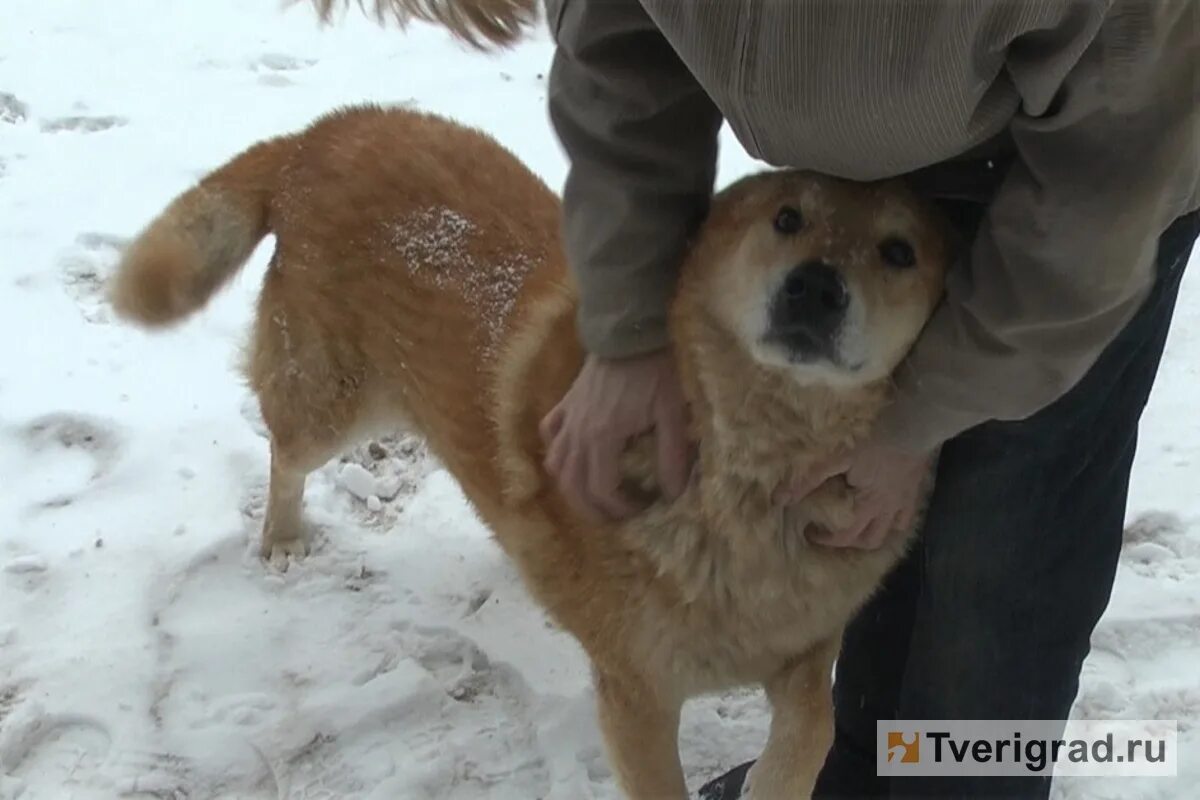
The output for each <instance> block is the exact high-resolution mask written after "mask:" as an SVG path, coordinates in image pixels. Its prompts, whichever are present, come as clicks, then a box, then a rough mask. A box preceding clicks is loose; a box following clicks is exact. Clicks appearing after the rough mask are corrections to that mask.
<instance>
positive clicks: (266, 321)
mask: <svg viewBox="0 0 1200 800" xmlns="http://www.w3.org/2000/svg"><path fill="white" fill-rule="evenodd" d="M280 281H281V279H280V277H279V275H278V274H277V273H275V271H274V267H273V268H272V270H271V271H269V272H268V275H267V280H266V282H265V283H264V287H263V292H262V295H261V296H260V299H259V312H258V317H257V320H256V326H255V330H254V335H253V339H252V341H251V343H250V348H249V350H248V353H247V356H248V358H247V363H246V372H247V375H248V377H249V379H250V384H251V386H252V387H253V388H254V391H255V392H256V393H257V394H258V400H259V405H260V407H261V409H262V416H263V421H264V422H265V423H266V425H267V429H268V430H269V431H270V433H271V485H270V490H269V494H268V498H267V511H266V518H265V519H264V521H263V535H262V549H261V554H262V556H263V558H266V559H269V560H270V561H271V562H272V563H275V564H277V565H279V566H286V563H287V559H288V558H293V557H300V556H303V555H304V554H305V553H306V552H307V536H306V535H305V530H304V525H303V520H302V515H301V509H302V506H303V496H304V482H305V478H306V477H307V476H308V474H309V473H310V472H312V471H313V470H315V469H317V468H318V467H320V466H321V465H322V464H324V463H325V462H327V461H328V460H329V459H331V458H333V457H334V456H335V455H337V454H338V452H339V451H340V450H341V449H342V448H343V447H344V446H345V445H346V444H347V443H348V442H349V441H350V440H351V438H352V437H353V436H354V434H355V433H356V431H359V430H360V423H361V419H362V416H363V408H364V406H365V405H366V395H367V393H368V391H369V390H370V388H371V387H370V385H369V384H370V382H369V381H368V380H367V378H366V375H367V372H368V370H367V367H366V365H365V363H364V360H363V358H362V356H361V355H360V354H359V352H358V351H357V349H356V348H355V347H353V346H352V344H351V343H347V342H346V341H344V340H343V339H342V338H339V336H338V335H337V333H338V331H339V330H340V329H339V327H338V326H336V325H329V326H319V325H318V324H317V321H316V320H315V319H313V318H312V317H307V316H304V315H302V314H301V313H300V312H298V311H296V310H294V309H295V308H296V305H297V304H295V301H294V300H293V305H290V306H289V304H288V303H287V302H286V299H287V298H286V295H285V293H284V287H281V283H280ZM301 310H303V309H301Z"/></svg>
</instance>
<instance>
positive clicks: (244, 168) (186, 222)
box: [109, 137, 292, 327]
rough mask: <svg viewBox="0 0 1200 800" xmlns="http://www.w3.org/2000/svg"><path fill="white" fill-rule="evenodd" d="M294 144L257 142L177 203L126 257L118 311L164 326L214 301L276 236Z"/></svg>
mask: <svg viewBox="0 0 1200 800" xmlns="http://www.w3.org/2000/svg"><path fill="white" fill-rule="evenodd" d="M291 141H292V140H291V137H282V138H278V139H271V140H269V141H266V142H262V143H260V144H257V145H255V146H254V147H251V148H250V149H249V150H246V151H245V152H243V153H242V154H241V155H239V156H237V157H235V158H234V159H233V160H232V161H230V162H228V163H227V164H225V165H224V166H222V167H220V168H218V169H217V170H216V171H214V172H212V173H209V174H208V175H207V176H205V177H204V178H203V179H202V180H201V181H200V183H198V184H197V185H196V186H194V187H192V188H191V189H189V190H188V191H186V192H184V193H183V194H181V195H179V196H178V197H176V198H175V199H174V200H173V201H171V204H170V205H169V206H167V208H166V209H165V210H164V211H163V212H162V213H161V214H159V216H158V218H157V219H155V220H154V221H153V222H151V223H150V224H149V225H148V226H147V227H146V228H145V230H143V231H142V232H141V233H140V234H139V235H138V237H137V238H136V239H134V240H133V242H132V243H131V244H130V245H129V246H128V247H127V248H126V250H125V253H124V255H123V256H122V258H121V264H120V266H119V267H118V269H117V273H116V275H115V277H114V278H113V281H112V284H111V286H110V290H109V292H110V293H109V297H110V300H111V301H112V305H113V308H115V309H116V311H117V313H118V314H120V315H121V316H122V317H125V318H126V319H129V320H131V321H134V322H138V323H140V324H142V325H146V326H148V327H160V326H165V325H169V324H171V323H173V322H177V321H179V320H181V319H183V318H184V317H185V316H187V315H188V314H190V313H192V312H193V311H196V310H198V309H199V308H201V307H202V306H203V305H204V304H205V303H206V302H208V299H209V298H210V297H212V295H213V294H214V293H215V292H216V290H217V289H218V288H220V287H221V285H222V284H223V283H225V281H226V280H228V279H229V278H230V277H231V276H232V275H233V274H234V273H235V272H237V270H238V269H239V268H240V267H241V266H242V265H243V264H245V263H246V259H248V258H249V257H250V254H251V253H252V252H254V248H255V247H256V246H257V245H258V243H259V242H260V241H262V239H263V237H264V236H266V235H267V233H268V232H269V220H268V213H267V212H268V207H269V206H270V203H271V199H272V197H273V196H274V194H275V189H276V185H277V184H278V180H279V174H280V172H281V170H282V168H283V164H284V162H285V160H286V158H287V155H288V152H289V151H290V150H291Z"/></svg>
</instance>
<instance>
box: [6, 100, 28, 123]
mask: <svg viewBox="0 0 1200 800" xmlns="http://www.w3.org/2000/svg"><path fill="white" fill-rule="evenodd" d="M28 118H29V106H27V105H25V104H24V103H22V102H21V101H20V100H18V99H17V96H16V95H15V94H11V93H9V92H0V125H3V124H9V125H16V124H17V123H18V122H24V121H25V120H26V119H28Z"/></svg>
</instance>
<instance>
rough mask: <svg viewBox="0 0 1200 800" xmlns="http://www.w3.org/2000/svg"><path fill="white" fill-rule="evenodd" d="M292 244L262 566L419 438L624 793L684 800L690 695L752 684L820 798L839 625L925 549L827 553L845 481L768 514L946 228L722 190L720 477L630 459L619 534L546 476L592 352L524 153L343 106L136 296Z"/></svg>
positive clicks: (684, 288)
mask: <svg viewBox="0 0 1200 800" xmlns="http://www.w3.org/2000/svg"><path fill="white" fill-rule="evenodd" d="M400 145H402V146H400ZM268 233H273V234H274V235H275V237H276V243H275V251H274V254H273V256H272V259H271V262H270V267H269V269H268V271H267V275H266V278H265V281H264V284H263V287H262V293H261V296H260V298H259V305H258V312H257V318H256V321H255V324H254V329H253V335H252V341H251V343H250V347H249V351H248V360H247V373H248V376H249V380H250V384H251V385H252V387H253V389H254V391H255V392H256V393H257V395H258V399H259V401H260V403H261V406H262V413H263V417H264V419H265V421H266V424H267V426H268V427H269V429H270V438H271V474H270V497H269V502H268V507H267V511H266V520H265V524H264V529H263V534H262V553H263V555H264V556H265V557H267V558H274V559H276V560H281V559H282V560H286V559H287V558H288V557H299V556H301V555H302V554H303V553H304V552H305V547H306V545H305V533H304V527H303V525H302V522H301V500H302V494H303V489H304V482H305V476H306V475H307V474H308V473H309V472H310V471H312V470H313V469H315V468H317V467H319V466H320V465H321V464H323V463H324V462H325V461H327V460H328V459H330V458H331V457H332V456H334V455H335V454H337V453H338V452H339V451H340V450H341V449H343V448H345V447H347V446H349V445H351V444H352V443H354V442H355V441H356V439H358V438H359V437H362V436H364V435H365V434H366V433H368V432H370V431H371V430H372V429H373V428H376V427H382V428H389V429H394V428H396V427H401V426H403V427H405V428H407V429H409V430H413V431H416V432H419V433H420V434H422V435H423V436H424V437H425V438H426V439H427V441H428V443H429V446H430V448H431V449H432V450H433V451H434V452H435V453H436V455H437V456H438V458H439V459H440V460H441V461H442V463H443V464H444V465H445V466H446V468H447V469H448V470H449V471H450V472H451V473H453V475H454V476H455V477H456V478H457V480H458V481H459V482H460V484H461V485H462V489H463V491H464V492H465V494H466V496H467V497H468V498H469V499H470V501H471V502H472V503H473V504H474V506H475V507H476V508H477V510H478V512H479V514H480V515H481V517H482V518H483V519H484V520H485V521H486V523H487V524H488V525H489V526H490V528H491V530H492V531H493V532H494V534H495V536H496V538H497V540H498V541H499V543H500V544H501V546H502V547H503V549H504V550H505V552H506V553H507V554H508V555H509V556H510V557H511V558H512V560H513V561H514V562H515V564H516V565H517V567H518V569H519V571H520V573H521V575H522V577H523V579H524V581H525V584H526V585H527V586H528V589H529V591H530V592H531V594H532V595H533V596H534V597H535V598H536V600H537V601H538V602H540V603H541V604H542V605H543V606H544V607H545V608H546V609H547V610H548V612H549V613H550V615H551V616H552V617H553V618H554V619H555V620H556V621H557V622H558V623H559V624H560V625H562V626H563V627H564V628H566V629H567V630H568V631H570V632H571V633H572V634H573V635H574V636H575V637H576V638H578V640H579V641H580V642H581V643H582V644H583V647H584V648H585V649H586V651H587V653H588V655H589V656H590V658H591V661H592V663H593V666H594V672H595V681H596V695H597V700H598V704H599V718H600V722H601V724H602V727H603V733H604V737H605V741H606V744H607V749H608V754H609V757H610V759H611V762H612V765H613V767H614V768H615V772H616V775H617V776H618V779H619V781H620V783H621V786H622V787H623V789H624V791H625V792H626V793H627V794H628V796H629V797H631V798H635V799H636V800H651V798H653V800H661V798H684V797H686V788H685V785H684V777H683V771H682V769H681V766H680V762H679V755H678V750H677V743H676V738H677V728H678V724H679V714H680V708H681V706H682V704H683V702H684V701H685V700H686V699H687V698H688V697H691V696H694V695H697V694H699V693H704V692H711V691H717V690H721V689H726V688H729V687H733V686H738V685H744V684H753V683H759V684H762V685H763V686H765V687H766V691H767V694H768V696H769V698H770V701H771V704H772V706H773V710H774V717H773V720H772V723H771V732H770V740H769V742H768V744H767V747H766V751H765V752H764V753H763V756H762V758H761V759H760V761H759V763H758V765H757V766H756V767H755V769H754V770H753V773H752V776H751V786H752V789H751V791H752V793H753V794H752V796H753V797H755V798H760V799H764V798H765V799H768V800H770V799H773V798H789V799H790V798H796V797H803V796H806V795H808V794H809V793H810V792H811V787H812V783H813V780H814V777H815V775H816V772H817V770H818V769H819V768H820V766H821V764H822V762H823V760H824V757H825V752H826V750H827V747H828V744H829V741H830V737H831V733H832V731H831V699H830V671H831V670H830V668H831V663H832V661H833V659H834V656H835V654H836V652H837V649H838V642H839V636H840V633H841V630H842V627H843V625H844V624H845V623H846V621H847V620H848V619H849V618H850V616H851V615H852V614H853V612H854V611H855V610H856V609H857V608H858V607H859V606H860V604H862V603H863V601H864V600H865V599H866V598H867V596H868V595H869V594H870V593H871V592H872V590H873V589H874V588H875V586H876V585H877V584H878V582H879V581H880V579H881V577H882V576H883V575H884V573H885V572H886V571H887V570H888V568H889V567H890V566H891V565H892V564H893V563H894V562H895V561H896V559H897V558H898V557H899V555H900V554H901V553H902V551H903V549H904V547H905V543H906V541H907V539H908V538H909V533H908V532H907V531H895V532H894V534H893V535H892V536H891V538H890V539H889V540H888V542H887V543H886V544H885V546H884V547H883V548H882V549H880V550H877V551H870V552H867V551H860V550H839V549H830V548H825V547H821V546H817V545H813V544H810V543H809V541H808V540H807V539H806V537H805V535H804V532H805V529H806V528H807V526H809V525H833V524H836V523H837V522H838V521H839V520H840V519H844V518H845V517H846V515H847V514H849V513H850V512H851V503H852V499H853V498H852V497H851V495H850V493H849V490H848V488H847V487H846V486H845V484H844V483H842V484H840V485H839V484H837V483H834V482H831V483H829V484H826V485H825V486H824V487H822V488H821V489H819V490H818V492H817V493H816V494H815V495H813V496H812V497H810V498H809V499H808V500H806V501H804V502H803V503H801V504H799V505H796V506H793V507H790V508H789V509H788V510H787V511H784V510H783V509H781V508H780V507H778V506H777V505H776V504H775V503H773V502H772V493H773V492H774V491H775V490H776V488H777V487H779V486H780V485H781V483H783V482H784V481H785V480H787V479H788V478H789V476H790V475H791V474H792V471H793V470H796V469H798V468H803V467H804V466H805V464H806V462H807V461H809V460H811V459H815V458H818V457H821V456H823V455H826V454H828V453H829V452H830V451H832V450H834V449H836V448H841V447H845V446H848V445H851V444H853V443H854V442H855V441H856V440H858V439H859V438H860V437H862V436H864V435H865V434H866V432H867V431H868V429H869V427H870V425H871V422H872V419H873V418H874V417H875V416H876V414H877V413H878V412H879V410H880V409H881V408H882V407H883V405H884V404H885V403H886V402H887V399H888V387H889V374H890V373H891V372H892V370H893V369H894V367H895V366H896V365H897V364H898V362H899V361H900V360H901V359H902V357H903V356H904V355H905V353H906V352H907V350H908V348H909V346H910V345H911V343H912V342H913V340H914V339H915V338H916V336H917V334H918V333H919V331H920V330H921V328H922V326H923V325H924V323H925V321H926V319H927V318H928V316H929V314H930V312H931V310H932V309H933V307H934V305H935V303H936V302H937V300H938V298H939V296H940V292H941V285H942V277H943V271H944V269H945V266H946V263H947V261H948V258H949V249H948V239H947V237H946V236H945V234H944V231H943V228H942V226H941V223H940V222H939V220H938V218H937V217H936V216H935V215H934V214H933V213H932V212H931V211H930V210H928V209H926V208H924V207H923V206H922V205H921V204H920V203H919V202H918V201H917V200H916V199H915V198H914V197H913V196H912V195H910V194H909V193H908V192H907V190H906V189H905V188H903V187H902V186H900V185H898V184H877V185H855V184H850V183H846V182H841V181H837V180H833V179H829V178H824V177H820V176H815V175H808V174H803V173H796V172H770V173H765V174H760V175H757V176H754V177H750V178H747V179H744V180H742V181H739V182H738V183H736V184H734V185H733V186H731V187H729V188H727V189H725V190H724V191H722V192H721V193H719V194H718V195H717V197H716V198H715V200H714V203H713V206H712V211H711V214H710V216H709V218H708V220H707V221H706V223H705V224H704V226H703V229H702V230H701V232H700V234H699V235H698V238H697V241H696V244H695V246H694V248H693V249H692V251H691V253H690V255H689V256H688V258H687V260H686V263H685V264H684V265H683V267H682V269H681V272H680V277H679V285H678V291H677V295H676V297H675V299H674V302H673V305H672V308H671V331H672V339H673V347H674V351H675V355H676V357H677V360H678V364H679V368H680V372H681V377H682V381H683V385H684V389H685V393H686V397H687V400H688V402H689V404H690V408H691V416H692V425H693V430H692V435H693V436H694V437H695V440H696V441H697V442H698V446H699V468H698V471H697V477H696V479H695V480H693V482H692V483H691V485H689V487H688V488H687V490H686V492H685V494H684V495H683V496H682V497H680V498H679V499H677V500H675V501H674V502H667V501H665V500H663V499H661V498H660V497H659V496H658V494H657V490H656V487H655V483H654V474H655V473H654V469H653V463H652V459H651V458H650V457H649V456H648V453H649V452H651V450H652V448H647V447H646V445H647V442H646V441H638V442H634V443H633V444H632V446H631V448H630V452H629V453H627V458H626V463H625V466H626V477H627V479H628V483H629V485H630V487H631V489H635V490H637V491H638V492H640V494H641V496H642V497H643V498H645V499H646V500H647V501H648V507H647V508H646V510H645V511H644V512H642V513H640V514H639V515H637V516H636V517H634V518H632V519H630V520H628V521H625V522H623V523H619V524H618V523H604V522H597V521H595V520H591V519H585V518H584V517H582V516H580V515H578V514H577V513H576V512H575V511H573V510H572V509H571V507H570V506H569V505H568V504H567V503H566V502H565V500H564V499H563V497H562V496H561V495H560V494H559V493H558V492H557V490H556V489H555V487H554V486H553V485H552V484H551V482H550V481H549V480H548V478H547V477H546V475H545V473H544V471H543V468H542V459H543V457H544V448H543V445H542V442H541V439H540V437H539V434H538V423H539V420H541V419H542V417H543V416H544V415H545V414H546V412H548V411H549V410H550V409H551V408H552V407H553V406H554V405H555V404H556V403H557V402H558V400H559V399H560V398H561V397H562V395H563V394H564V393H565V391H566V390H567V388H568V386H569V385H570V383H571V381H572V380H573V378H574V377H575V374H576V372H577V371H578V370H579V367H580V365H581V363H582V359H583V355H584V354H583V351H582V349H581V347H580V344H579V342H578V339H577V337H576V333H575V321H574V315H575V310H576V303H577V297H576V292H575V289H574V288H573V285H572V281H571V279H570V277H569V274H568V270H567V267H566V264H565V262H564V256H563V252H562V247H561V243H560V241H559V204H558V200H557V198H556V196H555V195H554V194H553V193H552V192H551V191H550V190H549V189H548V188H547V187H546V186H545V185H544V184H543V183H542V182H541V181H540V180H539V179H538V178H537V177H535V176H534V175H533V174H532V173H531V172H530V171H529V170H528V169H527V168H526V167H524V166H523V165H522V164H521V163H520V162H519V161H518V160H517V159H516V158H515V157H514V156H513V155H511V154H510V153H509V152H507V151H506V150H504V149H503V148H502V147H501V146H499V145H498V144H497V143H495V142H494V141H492V140H491V139H490V138H488V137H487V136H485V135H484V134H482V133H480V132H478V131H474V130H469V129H467V128H464V127H461V126H459V125H457V124H455V123H452V122H450V121H447V120H444V119H440V118H438V117H435V116H430V115H426V114H421V113H417V112H413V111H406V110H388V109H384V108H378V107H357V108H349V109H345V110H341V111H338V112H336V113H333V114H331V115H328V116H326V117H324V118H322V119H320V120H318V121H317V122H316V123H315V124H313V125H312V126H311V127H310V128H308V129H307V130H305V131H303V132H300V133H297V134H295V135H290V136H282V137H279V138H277V139H273V140H270V141H266V142H262V143H260V144H257V145H255V146H253V147H251V148H250V149H249V150H247V151H246V152H244V153H242V154H241V155H239V156H237V157H236V158H234V159H233V160H232V161H230V162H229V163H228V164H226V165H225V166H223V167H220V168H219V169H217V170H216V171H215V172H213V173H211V174H210V175H208V176H207V177H205V178H204V179H203V180H201V181H200V183H199V184H198V185H197V186H195V187H194V188H192V189H190V190H189V191H187V192H185V193H184V194H182V195H181V196H180V197H178V198H177V199H176V200H175V201H173V202H172V203H171V204H170V206H168V208H167V209H166V210H165V211H164V212H163V213H162V214H161V216H159V217H158V218H157V219H156V220H154V221H153V222H152V223H151V224H150V225H149V227H147V228H146V229H145V230H144V231H143V232H142V233H141V235H140V236H139V237H138V238H137V239H136V240H135V241H134V242H133V243H132V244H131V245H130V246H129V248H128V250H127V251H126V252H125V254H124V257H123V262H122V264H121V265H120V269H119V272H118V274H117V275H116V277H115V280H114V284H113V286H112V299H113V303H114V305H115V307H116V308H117V310H118V311H119V312H120V313H121V314H122V315H123V316H125V317H126V318H128V319H130V320H133V321H135V322H138V323H141V324H143V325H146V326H150V327H159V326H165V325H169V324H171V323H175V322H177V321H179V320H181V319H183V318H184V317H186V316H187V315H188V314H191V313H192V312H195V311H196V310H197V309H199V308H200V307H201V306H203V305H204V303H205V302H206V301H207V300H208V298H209V297H210V296H211V295H212V294H213V293H214V292H215V291H216V290H217V289H218V288H219V287H220V286H221V284H222V283H223V282H225V281H226V280H227V279H228V278H229V277H230V276H231V275H232V274H233V273H234V272H235V271H236V270H237V269H238V268H239V267H240V265H242V264H243V263H244V262H245V261H246V259H247V258H248V257H249V256H250V254H251V252H252V251H253V250H254V248H255V247H256V245H258V243H259V242H260V241H261V240H262V239H263V238H264V237H265V236H266V235H267V234H268Z"/></svg>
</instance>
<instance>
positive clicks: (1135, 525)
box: [1121, 511, 1200, 580]
mask: <svg viewBox="0 0 1200 800" xmlns="http://www.w3.org/2000/svg"><path fill="white" fill-rule="evenodd" d="M1121 563H1122V564H1123V565H1125V566H1126V567H1128V568H1129V569H1130V570H1131V571H1133V572H1134V573H1136V574H1138V575H1142V576H1144V577H1147V578H1156V579H1166V580H1187V579H1189V578H1192V577H1195V576H1197V575H1200V538H1197V537H1196V536H1194V535H1189V531H1188V526H1187V523H1185V522H1184V521H1183V520H1182V519H1181V518H1180V517H1179V516H1178V515H1176V514H1172V513H1168V512H1163V511H1151V512H1148V513H1145V514H1142V515H1141V516H1139V517H1138V518H1137V519H1135V520H1133V521H1132V522H1130V523H1129V524H1128V525H1127V526H1126V527H1125V538H1124V542H1123V543H1122V546H1121Z"/></svg>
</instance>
